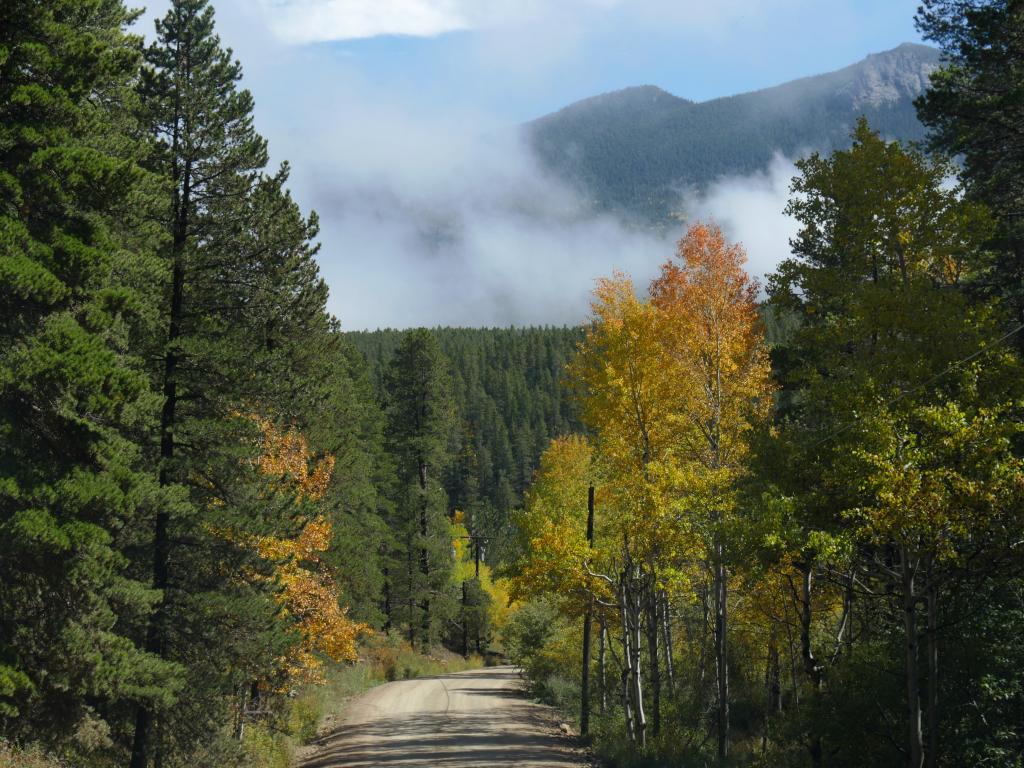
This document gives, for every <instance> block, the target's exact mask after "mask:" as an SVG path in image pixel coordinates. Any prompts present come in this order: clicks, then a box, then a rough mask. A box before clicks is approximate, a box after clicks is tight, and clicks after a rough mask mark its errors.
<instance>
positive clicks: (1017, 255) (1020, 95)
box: [917, 0, 1024, 349]
mask: <svg viewBox="0 0 1024 768" xmlns="http://www.w3.org/2000/svg"><path fill="white" fill-rule="evenodd" d="M917 26H918V29H920V31H921V32H922V33H923V34H924V36H925V38H926V39H929V40H932V41H934V42H936V43H938V44H939V45H940V46H941V48H942V51H943V54H944V57H945V58H944V63H943V66H942V67H941V68H940V69H938V70H937V71H936V72H934V73H933V74H932V78H931V88H930V90H928V91H927V92H926V93H925V95H924V96H922V97H921V98H920V99H919V100H918V101H917V107H918V115H919V116H920V118H921V121H922V122H923V123H924V124H925V125H926V126H927V127H929V128H930V129H931V134H930V136H929V138H930V141H931V145H932V147H933V148H935V149H937V150H939V151H941V152H943V153H946V154H948V155H949V156H951V157H954V156H956V157H962V158H963V177H964V179H965V181H966V183H967V191H968V193H969V194H970V195H971V197H972V198H974V199H976V200H980V201H982V202H984V203H985V204H986V205H988V206H989V207H990V208H991V210H992V212H993V214H994V215H995V217H996V220H997V222H998V224H999V227H998V230H997V232H996V233H995V234H996V236H995V238H994V241H993V246H994V247H995V249H996V257H995V259H994V260H993V262H992V264H991V267H990V268H989V269H988V270H986V271H985V272H984V273H983V274H981V275H979V279H978V283H979V287H981V288H982V289H983V291H984V294H985V295H987V296H990V297H999V298H1001V299H1002V300H1004V301H1005V302H1006V304H1007V309H1008V310H1009V314H1010V317H1011V321H1012V322H1013V323H1014V325H1020V324H1024V216H1022V215H1021V212H1022V209H1024V137H1022V135H1021V130H1020V126H1021V125H1022V124H1024V4H1022V3H1020V2H1019V0H925V1H924V2H923V3H922V5H921V8H920V9H919V11H918V14H917ZM1018 344H1019V345H1020V348H1021V349H1024V335H1021V336H1018Z"/></svg>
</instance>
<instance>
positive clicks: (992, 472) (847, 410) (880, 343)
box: [771, 122, 1017, 768]
mask: <svg viewBox="0 0 1024 768" xmlns="http://www.w3.org/2000/svg"><path fill="white" fill-rule="evenodd" d="M798 167H799V169H800V171H801V176H799V177H798V178H797V179H796V180H795V181H794V184H793V190H794V193H795V195H794V198H793V200H792V202H791V203H790V206H789V212H790V213H791V214H792V215H794V217H795V218H796V219H797V220H798V221H799V222H800V224H801V229H800V232H799V234H798V235H797V238H796V239H795V240H794V241H793V250H794V257H793V258H792V259H790V260H788V261H786V262H784V263H783V264H782V265H781V266H780V269H779V272H778V274H777V275H776V276H775V277H774V278H773V281H772V284H771V294H772V302H773V303H774V304H775V305H776V306H777V307H779V308H780V309H782V310H783V311H786V312H795V313H797V315H798V316H799V317H800V319H801V321H802V322H801V325H800V327H799V328H798V329H797V330H796V331H795V332H794V334H793V336H792V338H791V340H790V341H789V342H788V343H787V344H785V345H784V346H783V347H782V349H781V352H782V353H783V354H782V355H780V356H779V358H778V360H779V361H780V362H781V369H782V370H781V373H782V376H783V382H784V384H785V385H786V386H787V387H788V388H789V389H790V390H791V392H795V393H796V395H797V396H796V397H794V398H792V399H791V400H790V401H789V403H790V405H789V407H788V409H787V410H786V411H785V412H784V416H785V418H784V420H783V422H782V424H781V435H782V441H781V443H782V445H783V446H788V448H784V449H783V452H782V453H783V454H784V455H785V459H784V460H785V471H783V472H776V473H773V474H774V478H773V484H774V485H775V486H776V487H781V488H782V489H783V491H784V494H785V495H787V496H788V497H790V498H791V499H793V500H794V502H795V510H796V516H795V519H794V521H793V522H794V523H795V526H791V527H790V534H789V535H790V541H789V547H790V548H791V550H792V551H794V552H795V553H796V565H797V567H798V569H799V570H800V571H801V572H802V574H803V576H804V586H803V590H802V593H801V594H799V596H798V600H799V603H800V606H799V613H800V615H801V632H802V637H801V645H802V656H803V660H804V666H805V672H806V675H807V678H808V682H809V684H810V685H811V686H812V688H813V689H814V690H815V691H816V692H818V693H820V692H821V687H822V678H823V675H824V673H825V672H826V671H827V670H826V664H825V662H824V661H823V659H822V656H823V654H818V653H816V652H815V648H814V643H813V642H812V630H813V625H812V621H813V618H812V615H811V611H812V606H813V598H812V594H811V574H812V572H813V571H814V569H816V568H818V567H822V569H823V570H826V571H827V570H828V568H835V567H837V566H838V567H839V568H840V572H841V573H842V572H843V571H845V572H846V574H847V575H846V576H844V577H843V578H845V579H847V580H848V582H849V584H850V585H851V587H850V592H849V600H850V601H852V599H853V598H852V595H853V591H854V590H853V586H852V585H853V584H854V582H855V581H856V580H857V579H858V578H863V579H867V580H869V581H872V582H873V583H879V584H883V585H885V586H880V587H878V591H877V592H874V594H880V595H892V596H898V599H895V600H892V601H888V602H885V603H884V606H885V608H886V610H888V611H889V613H887V614H884V615H886V616H888V618H887V619H886V621H887V622H891V623H890V624H888V630H889V631H890V632H893V633H894V634H896V635H897V636H900V637H902V646H903V651H902V659H903V664H902V673H903V679H904V703H903V707H904V712H905V714H904V716H903V718H901V719H902V721H903V722H904V723H905V724H906V725H905V728H906V735H905V736H904V743H905V744H906V747H905V749H906V754H907V755H908V758H909V761H910V762H909V764H910V765H912V766H915V768H916V766H920V765H923V764H924V761H925V759H926V756H927V759H928V761H929V764H930V765H936V764H937V763H936V762H935V761H936V760H937V759H938V747H937V741H935V740H936V739H937V738H938V734H939V731H940V728H941V725H940V723H939V722H938V717H939V709H938V697H939V690H940V680H939V679H938V667H937V664H936V663H935V648H936V647H937V644H938V642H939V637H938V634H939V632H940V631H941V630H940V623H939V619H938V616H939V615H940V613H944V609H943V607H942V605H940V603H941V602H942V601H943V599H944V598H945V596H946V594H945V592H944V589H945V588H946V587H947V585H948V581H949V579H950V578H951V577H952V575H953V574H954V573H957V572H958V568H959V566H960V563H962V562H963V560H964V559H970V558H972V557H977V556H978V554H979V547H984V546H990V545H991V546H994V547H995V545H994V544H993V542H992V541H991V540H990V539H989V533H987V532H990V531H996V530H1001V531H1002V532H1003V533H1006V532H1008V531H1009V530H1010V529H1009V528H1007V527H1006V526H1005V525H998V524H995V523H994V522H993V521H994V520H995V519H996V518H999V517H1000V516H1001V515H1002V514H1004V513H1005V510H1006V509H1007V508H1012V504H1011V506H1010V507H1006V506H1005V504H1007V503H1009V501H1010V499H1011V497H1012V495H1013V493H1012V492H1011V491H1010V490H1009V489H1010V488H1011V487H1012V486H1013V483H1014V481H1013V480H1011V479H1010V478H1012V477H1013V476H1014V474H1015V472H1016V471H1017V470H1015V469H1014V467H1015V466H1016V465H1015V463H1014V459H1013V457H1012V453H1011V452H1010V445H1011V442H1010V437H1009V433H1008V432H1006V430H1007V429H1009V430H1011V431H1012V426H1010V425H1009V423H1008V422H1005V420H1001V418H1000V417H995V416H993V414H994V413H998V412H1004V411H1005V409H1006V408H1008V407H1010V405H1011V404H1012V402H1013V397H1014V395H1013V382H1014V380H1015V374H1014V362H1013V359H1012V356H1011V355H1009V353H1008V352H1007V351H1006V350H1005V349H1003V350H999V349H996V350H994V351H991V352H989V354H988V355H986V356H985V358H984V364H981V363H976V364H974V365H961V364H960V361H963V360H965V359H966V358H969V357H970V356H971V355H972V354H974V353H977V352H980V351H983V350H984V348H985V346H986V345H987V344H989V343H990V342H992V341H995V340H996V339H997V338H998V337H999V332H998V326H997V325H996V323H995V322H994V315H993V313H992V312H991V311H990V310H989V308H988V307H986V306H985V305H979V306H973V305H972V304H970V303H969V302H968V300H967V298H966V296H965V294H964V292H963V291H960V290H958V287H959V286H960V285H961V284H962V283H964V282H967V281H969V280H970V279H971V277H972V276H973V273H974V271H976V270H977V269H978V268H979V264H981V263H982V257H983V252H982V251H981V244H982V243H983V242H984V241H985V240H986V238H987V236H988V234H989V232H990V231H991V230H990V224H989V221H988V219H987V217H986V216H985V213H984V211H983V210H981V209H980V208H979V207H978V206H977V204H975V203H972V202H970V201H966V200H964V199H963V197H962V196H961V195H960V194H959V191H958V190H956V189H949V188H948V187H947V186H945V184H944V181H945V179H946V178H947V177H948V171H949V169H948V166H946V165H944V164H943V163H940V162H933V161H930V160H928V159H927V158H925V157H924V156H922V155H921V154H919V153H917V152H914V151H908V150H905V149H904V148H902V147H901V146H900V145H899V144H897V143H887V142H885V141H883V140H882V139H881V138H880V137H879V136H878V135H877V134H875V133H873V132H871V131H870V130H869V128H868V126H867V125H866V123H864V122H861V124H860V125H859V126H858V128H857V130H856V131H855V133H854V142H853V146H852V148H851V149H850V150H848V151H841V152H836V153H834V154H833V155H831V156H830V157H828V158H821V157H819V156H817V155H815V156H812V157H811V158H809V159H808V160H805V161H803V162H801V163H800V165H799V166H798ZM983 488H984V489H986V490H985V491H981V489H983ZM999 488H1004V489H1007V490H1006V491H1005V494H1006V495H1005V496H1003V494H1004V491H1000V490H998V489H999ZM976 491H977V492H980V493H982V494H983V496H984V495H985V494H988V493H993V494H995V495H996V496H995V497H988V498H987V500H986V499H985V498H982V497H977V498H969V497H970V496H971V494H972V493H974V492H976ZM996 497H1001V498H1000V500H999V501H996V500H995V498H996ZM1004 522H1005V520H1004ZM990 525H991V526H992V527H990ZM993 535H994V534H993ZM983 542H985V543H983ZM997 549H998V547H995V549H993V550H992V551H995V550H997ZM843 552H846V553H847V554H848V556H850V557H852V560H851V559H846V560H845V561H844V558H843V557H842V556H841V555H842V553H843ZM961 575H962V574H961ZM872 591H873V590H872ZM922 603H927V610H926V615H922V614H921V612H920V607H919V606H920V605H921V604H922ZM850 609H851V605H850V603H849V602H848V603H845V604H844V609H843V615H844V616H845V617H848V614H849V611H850ZM896 617H898V619H897V618H896ZM846 620H847V619H846V618H844V620H843V623H844V624H845V621H846ZM851 631H852V630H851ZM857 634H860V635H861V637H867V638H876V639H878V638H880V637H881V635H880V634H879V632H878V628H877V626H875V627H864V628H862V629H861V630H860V631H859V632H858V633H857ZM922 636H923V637H925V638H926V639H927V643H928V644H929V647H928V648H927V649H922V648H919V647H918V642H919V638H920V637H922ZM869 641H870V640H869ZM832 657H833V659H835V658H836V657H835V655H834V654H833V655H832ZM925 680H926V681H927V690H923V689H922V685H923V681H925ZM923 713H924V714H927V717H928V724H927V727H926V728H924V727H923V726H922V717H923ZM894 735H896V734H894ZM926 737H927V738H929V739H931V740H932V743H931V744H930V745H929V748H927V749H926V745H925V738H926ZM822 749H823V746H822V744H821V742H820V740H819V739H818V738H817V736H815V735H813V734H812V737H811V752H812V755H811V756H812V761H813V762H815V763H820V762H821V761H822V760H823V759H824V756H823V753H822ZM824 749H826V750H827V749H828V745H827V744H826V745H824Z"/></svg>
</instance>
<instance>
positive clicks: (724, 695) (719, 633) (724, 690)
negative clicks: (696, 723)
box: [713, 538, 729, 760]
mask: <svg viewBox="0 0 1024 768" xmlns="http://www.w3.org/2000/svg"><path fill="white" fill-rule="evenodd" d="M714 558H715V563H714V585H713V589H714V598H715V605H714V608H715V674H716V677H717V681H718V759H719V760H725V758H726V757H727V756H728V754H729V657H728V646H727V641H726V632H727V630H728V626H729V606H728V600H727V584H726V579H727V577H728V574H727V573H726V569H725V563H724V562H723V560H724V551H723V547H722V541H721V538H718V540H717V541H716V542H715V551H714Z"/></svg>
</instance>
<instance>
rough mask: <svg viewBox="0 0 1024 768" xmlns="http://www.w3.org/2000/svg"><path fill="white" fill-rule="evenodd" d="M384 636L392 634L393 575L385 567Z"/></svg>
mask: <svg viewBox="0 0 1024 768" xmlns="http://www.w3.org/2000/svg"><path fill="white" fill-rule="evenodd" d="M384 634H385V635H390V634H391V574H390V572H389V570H388V567H387V566H386V565H385V566H384Z"/></svg>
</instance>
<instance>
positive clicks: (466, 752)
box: [300, 667, 589, 768]
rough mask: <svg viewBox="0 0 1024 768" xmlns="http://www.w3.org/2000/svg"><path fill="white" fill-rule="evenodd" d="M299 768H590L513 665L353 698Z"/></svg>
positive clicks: (394, 686) (382, 688) (410, 682)
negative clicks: (525, 687) (528, 691)
mask: <svg viewBox="0 0 1024 768" xmlns="http://www.w3.org/2000/svg"><path fill="white" fill-rule="evenodd" d="M307 755H308V756H307V757H306V758H305V760H304V761H303V762H301V763H300V765H301V768H348V767H349V766H403V767H405V768H413V767H416V768H419V767H422V768H426V767H427V766H431V768H453V767H457V768H471V767H475V766H486V767H487V768H502V767H504V766H519V768H584V766H587V765H589V763H588V762H587V760H586V756H585V755H584V754H583V752H582V751H581V750H580V749H578V748H577V747H576V746H575V745H574V743H573V740H572V739H571V738H569V737H567V736H565V735H563V734H562V733H560V731H559V727H558V720H557V719H556V718H555V715H554V713H553V711H552V710H551V709H550V708H549V707H545V706H543V705H541V704H536V703H534V702H531V701H530V700H529V699H528V698H527V697H526V695H525V694H524V693H523V684H522V679H521V678H520V676H519V674H518V673H517V672H516V671H515V669H514V668H512V667H492V668H489V669H478V670H472V671H469V672H457V673H453V674H450V675H440V676H438V677H429V678H421V679H417V680H402V681H397V682H394V683H387V684H386V685H381V686H378V687H376V688H373V689H371V690H369V691H367V692H366V693H365V694H363V695H362V696H360V697H358V698H356V699H354V700H353V701H351V702H349V704H348V706H347V708H346V712H345V715H344V717H343V718H342V719H341V720H340V721H339V722H338V723H337V724H336V725H335V726H334V727H333V728H332V730H331V731H330V732H329V733H327V734H325V735H323V736H322V737H321V738H320V739H319V745H318V748H317V749H316V751H314V752H312V754H308V753H307Z"/></svg>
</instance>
